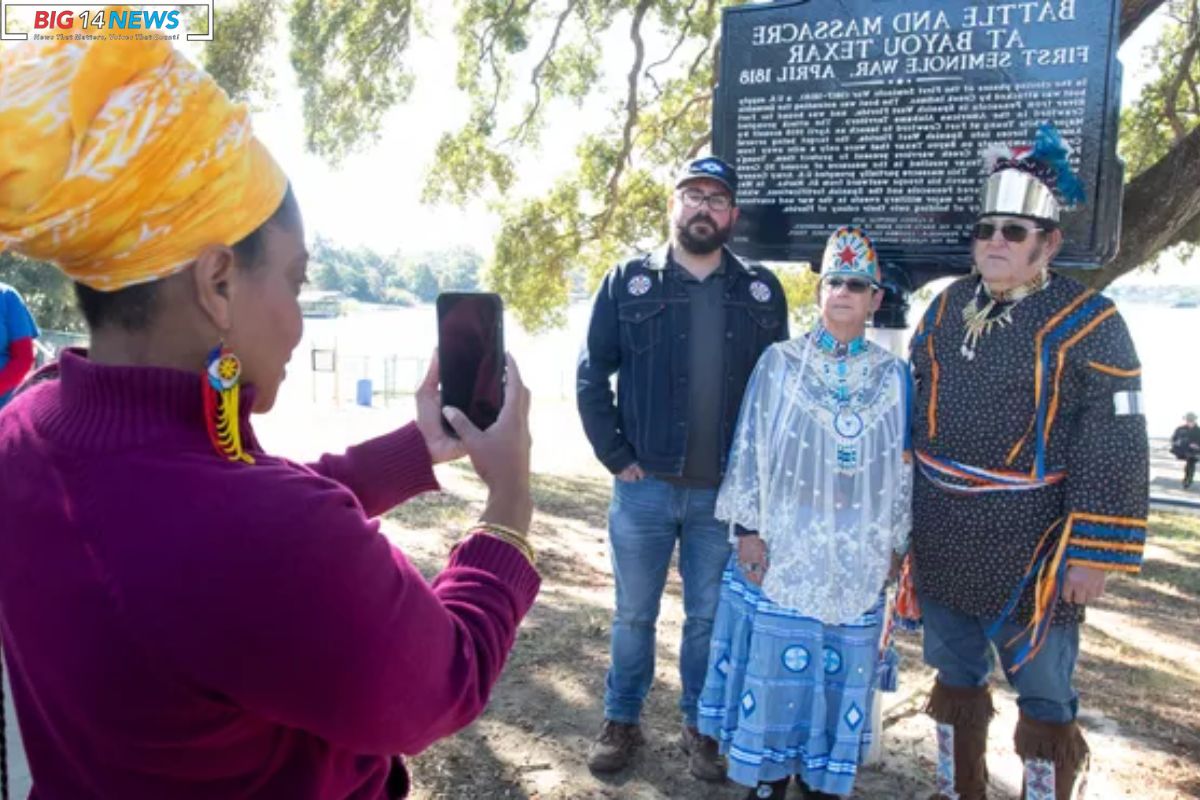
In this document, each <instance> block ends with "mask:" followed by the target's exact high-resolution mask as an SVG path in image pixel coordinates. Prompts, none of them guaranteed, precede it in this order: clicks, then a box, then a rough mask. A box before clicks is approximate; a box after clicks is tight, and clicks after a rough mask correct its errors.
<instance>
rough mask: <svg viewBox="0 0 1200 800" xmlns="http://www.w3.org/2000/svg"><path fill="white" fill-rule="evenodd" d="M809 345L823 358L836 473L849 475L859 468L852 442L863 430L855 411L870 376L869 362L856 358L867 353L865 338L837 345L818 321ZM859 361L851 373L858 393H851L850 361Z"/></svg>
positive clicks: (856, 452)
mask: <svg viewBox="0 0 1200 800" xmlns="http://www.w3.org/2000/svg"><path fill="white" fill-rule="evenodd" d="M812 342H813V343H814V344H816V346H817V348H818V350H820V352H821V353H822V354H823V355H824V356H825V358H822V359H821V369H822V373H823V375H822V377H823V379H824V384H825V387H826V389H827V390H828V392H829V405H830V410H831V411H832V412H833V430H834V432H835V433H837V435H838V438H839V440H840V441H839V442H838V445H837V460H838V463H837V467H836V469H837V471H838V472H841V473H850V472H854V470H855V469H856V468H857V466H858V445H857V443H856V441H855V440H857V439H858V437H859V436H861V435H862V432H863V429H864V428H865V427H866V426H865V423H864V422H863V418H862V414H860V413H859V411H858V409H859V408H861V407H862V405H863V404H864V403H865V402H866V382H867V376H868V375H869V374H870V371H871V365H870V359H865V358H864V359H859V358H857V357H858V356H861V355H862V354H864V353H866V352H867V347H868V345H867V340H866V337H865V336H858V337H856V338H855V339H853V340H851V341H849V342H844V343H843V342H839V341H838V340H837V338H836V337H835V336H834V335H833V334H832V333H830V332H829V331H828V329H826V328H825V326H824V325H822V324H821V323H820V322H818V323H817V324H816V327H814V328H813V332H812ZM852 359H853V360H855V361H859V362H861V363H860V364H855V365H854V366H855V367H857V369H855V370H853V372H854V373H858V374H855V375H854V376H853V377H856V378H857V379H858V380H857V384H858V385H857V387H856V388H857V391H856V392H855V391H852V390H851V385H850V379H851V377H852V371H851V366H852V365H851V360H852Z"/></svg>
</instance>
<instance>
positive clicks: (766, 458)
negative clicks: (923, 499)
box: [716, 326, 912, 625]
mask: <svg viewBox="0 0 1200 800" xmlns="http://www.w3.org/2000/svg"><path fill="white" fill-rule="evenodd" d="M829 341H830V339H829V336H828V334H827V333H825V332H824V331H823V329H822V328H820V327H819V326H818V328H817V329H816V330H815V331H813V332H812V333H810V334H809V335H807V336H804V337H801V338H799V339H793V340H791V341H788V342H781V343H778V344H775V345H772V346H771V348H770V349H768V350H767V351H766V352H765V353H763V356H762V358H761V359H760V360H759V362H758V365H757V366H756V367H755V370H754V374H753V375H752V376H751V378H750V384H749V386H748V387H747V389H746V396H745V399H744V400H743V401H742V410H741V415H740V418H739V420H738V429H737V434H736V436H735V437H734V441H733V449H732V452H731V454H730V461H729V467H728V470H727V472H726V475H725V480H724V482H723V483H722V485H721V491H720V494H719V495H718V498H717V511H716V515H717V518H718V519H721V520H724V521H726V522H728V523H729V524H730V533H731V535H732V532H733V526H734V524H738V525H741V526H742V527H744V528H748V529H750V530H754V531H757V532H758V534H759V535H760V536H762V538H763V540H764V541H765V542H766V544H767V558H768V569H767V573H766V578H765V580H764V581H763V591H764V592H765V594H766V595H767V596H768V597H769V598H770V599H771V600H773V601H775V602H776V603H779V604H780V605H783V606H786V607H788V608H791V609H795V610H797V611H799V612H800V613H802V614H804V615H806V616H810V617H813V618H815V619H819V620H821V621H822V622H824V623H827V624H833V625H836V624H842V623H846V622H850V621H852V620H854V619H856V618H857V617H859V616H861V615H862V614H863V613H864V612H866V611H867V610H869V609H870V608H871V606H872V605H874V603H875V601H876V600H877V599H878V597H879V592H880V591H881V590H882V588H883V585H884V582H885V581H886V579H887V573H888V569H889V567H890V564H891V557H892V553H893V552H895V553H903V552H904V551H905V550H906V549H907V547H908V534H909V530H910V528H911V527H912V515H911V510H910V500H911V496H912V467H911V466H910V464H909V463H908V462H907V460H906V459H905V458H904V448H905V431H906V426H907V418H906V417H907V411H906V405H907V393H908V377H907V366H906V365H905V364H904V362H903V361H901V360H900V359H897V358H896V357H895V356H893V355H891V354H890V353H888V352H887V351H886V350H884V349H883V348H881V347H879V346H877V345H874V344H870V343H867V342H866V341H865V340H862V339H859V340H856V341H855V342H853V343H851V345H850V347H849V352H848V353H846V352H843V354H842V355H841V356H838V355H835V354H834V353H833V352H830V351H829V349H827V348H826V347H824V346H822V343H825V344H826V345H827V344H828V343H829ZM842 350H843V351H845V350H846V348H845V347H843V348H842Z"/></svg>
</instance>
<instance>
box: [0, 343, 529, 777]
mask: <svg viewBox="0 0 1200 800" xmlns="http://www.w3.org/2000/svg"><path fill="white" fill-rule="evenodd" d="M248 394H249V392H245V393H244V394H243V398H242V400H243V405H242V407H243V408H249V406H250V402H249V401H250V398H249V397H248V396H246V395H248ZM242 424H243V431H244V432H245V433H246V435H247V441H248V442H249V444H248V448H249V449H250V452H251V453H252V454H253V455H254V457H255V459H256V460H257V462H258V463H257V464H255V465H253V466H248V465H244V464H233V463H228V462H226V461H224V460H222V459H221V458H220V457H218V456H217V455H216V454H215V452H214V451H213V448H212V445H211V444H210V443H209V441H208V438H207V435H206V432H205V428H204V421H203V417H202V415H201V394H200V376H199V374H198V373H197V374H195V375H193V374H188V373H185V372H179V371H175V370H167V369H151V368H127V367H106V366H99V365H95V364H92V363H90V362H88V361H87V360H86V358H85V357H84V356H83V355H82V354H78V353H69V352H68V353H66V354H64V356H63V358H62V360H61V363H60V366H59V368H58V377H57V378H54V379H49V380H45V381H43V382H41V383H38V384H37V385H35V386H33V387H32V388H29V389H27V390H26V391H25V392H24V393H22V394H20V395H19V396H18V397H17V398H16V399H15V400H14V401H13V402H12V403H11V404H10V405H9V406H8V407H6V408H5V410H4V412H3V413H0V634H2V636H3V646H4V656H5V659H6V661H7V663H8V665H9V672H10V676H11V679H12V684H13V694H14V698H13V700H14V703H15V704H16V708H17V716H18V718H19V721H20V725H21V732H22V737H23V739H24V742H25V748H26V751H27V754H28V757H29V763H30V766H31V769H32V772H33V778H34V790H33V794H32V795H31V797H33V798H37V800H81V798H114V799H115V798H120V800H164V798H171V800H192V798H222V799H223V800H234V799H235V798H281V799H286V800H307V799H308V798H313V799H314V800H315V799H317V798H320V799H321V800H327V799H328V800H332V798H338V800H341V799H342V798H355V799H356V800H379V799H380V798H387V797H393V796H398V790H397V788H396V786H397V784H399V783H402V782H404V781H403V777H402V775H401V774H400V769H401V768H400V767H399V766H398V760H397V759H395V758H394V756H395V755H397V754H408V753H417V752H419V751H421V750H422V749H423V748H425V747H427V746H428V745H429V744H430V743H432V742H433V741H435V740H436V739H438V738H440V737H443V736H446V735H448V734H450V733H453V732H454V731H456V730H458V729H460V728H462V727H463V726H464V725H466V724H468V723H469V722H471V721H472V720H473V719H475V718H476V717H477V716H478V715H479V714H480V713H481V712H482V711H483V708H484V706H485V705H486V703H487V700H488V695H489V692H490V691H491V689H492V686H493V685H494V683H495V681H496V679H497V678H498V677H499V674H500V670H501V668H502V667H503V665H504V661H505V658H506V657H507V655H508V653H509V650H510V649H511V647H512V644H513V638H514V635H515V633H516V629H517V625H518V624H519V623H520V621H521V619H522V617H523V616H524V615H525V613H526V612H527V611H528V610H529V607H530V606H531V605H532V603H533V599H534V597H535V595H536V594H537V590H538V585H539V580H538V576H537V574H536V572H534V570H533V569H532V568H531V567H530V566H529V564H528V563H527V562H526V561H525V560H524V558H522V557H521V555H520V554H519V553H518V552H517V551H516V550H515V549H513V548H512V547H510V546H509V545H507V544H504V543H503V542H500V541H498V540H496V539H493V538H491V537H487V536H476V537H472V538H471V539H468V540H467V541H465V542H464V543H463V544H462V545H461V546H460V547H458V548H457V549H456V550H455V551H454V553H453V554H452V555H451V557H450V560H449V564H448V565H447V567H446V569H445V570H444V571H443V572H442V573H441V574H440V575H438V576H437V578H436V579H435V580H434V581H433V584H432V585H430V584H429V583H427V582H426V581H425V580H424V579H423V578H422V577H421V575H420V574H419V573H418V572H417V570H416V569H415V568H414V567H413V566H412V565H411V564H410V563H409V562H408V560H407V559H405V557H404V556H403V554H401V553H400V552H399V551H398V550H396V549H395V548H393V547H391V546H390V545H389V544H388V541H387V540H386V539H385V538H384V537H383V536H382V535H381V534H380V532H379V524H378V523H377V522H375V521H373V520H372V519H371V518H372V517H374V516H376V515H378V514H381V513H383V512H385V511H387V510H388V509H390V508H391V507H393V506H395V505H396V504H397V503H401V502H403V501H404V500H406V499H407V498H410V497H412V496H414V495H416V494H418V493H420V492H424V491H428V490H431V489H436V488H437V482H436V480H435V479H434V476H433V472H432V467H431V464H430V458H429V454H428V451H427V450H426V448H425V444H424V440H423V439H422V437H421V434H420V433H419V432H418V431H417V430H416V429H415V427H413V426H409V427H406V428H403V429H401V430H399V431H397V432H395V433H392V434H389V435H387V436H383V437H380V438H378V439H374V440H372V441H369V442H366V443H364V444H361V445H359V446H357V447H354V448H351V449H350V450H349V451H348V452H347V453H346V454H345V455H341V456H325V457H323V458H322V459H321V460H320V461H319V462H318V463H316V464H310V465H307V466H302V465H299V464H295V463H291V462H289V461H286V460H283V459H280V458H275V457H272V456H269V455H267V454H265V453H263V452H262V450H261V449H260V448H259V447H258V446H257V443H256V442H255V439H254V437H253V432H252V431H251V430H250V428H249V422H248V420H247V419H243V421H242ZM389 773H390V778H389ZM389 783H390V788H389Z"/></svg>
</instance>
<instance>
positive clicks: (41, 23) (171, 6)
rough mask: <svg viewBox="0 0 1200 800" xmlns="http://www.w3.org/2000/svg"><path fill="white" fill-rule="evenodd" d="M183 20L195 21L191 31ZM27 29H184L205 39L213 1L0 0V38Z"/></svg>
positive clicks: (96, 33)
mask: <svg viewBox="0 0 1200 800" xmlns="http://www.w3.org/2000/svg"><path fill="white" fill-rule="evenodd" d="M180 9H191V11H190V12H189V11H181V10H180ZM189 22H191V23H193V24H194V25H195V26H196V27H195V28H194V29H193V30H192V31H187V30H186V29H187V27H188V24H189ZM205 22H207V24H205ZM201 26H203V27H201ZM29 31H32V38H34V39H52V38H53V39H62V38H66V37H70V38H77V39H84V38H86V39H97V38H106V39H114V38H115V39H143V38H151V37H153V38H160V37H161V38H167V39H178V38H181V34H183V33H185V32H186V39H187V40H188V41H190V42H195V41H204V42H211V41H212V40H213V3H212V0H208V2H190V3H188V2H183V3H180V2H148V3H137V4H136V5H135V6H133V7H129V6H122V7H120V8H112V7H109V4H108V3H99V2H95V3H78V2H75V3H73V2H57V3H56V2H41V3H36V2H35V3H30V2H28V0H0V39H4V40H8V41H14V40H15V41H27V40H28V39H29V38H30V33H28V32H29ZM200 31H203V32H200Z"/></svg>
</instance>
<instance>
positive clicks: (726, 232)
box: [675, 214, 733, 256]
mask: <svg viewBox="0 0 1200 800" xmlns="http://www.w3.org/2000/svg"><path fill="white" fill-rule="evenodd" d="M698 222H704V223H707V224H708V227H709V228H710V229H711V230H712V233H710V234H708V235H706V236H702V235H700V234H696V233H692V232H691V230H690V228H691V226H693V225H695V224H696V223H698ZM732 233H733V223H732V222H730V224H728V225H726V226H725V227H724V228H722V227H721V226H720V225H718V224H717V222H716V220H714V219H713V218H712V217H710V216H708V215H707V214H697V215H696V216H694V217H692V218H691V219H689V220H688V221H687V223H686V224H684V225H676V226H675V235H676V238H677V239H678V240H679V246H680V247H682V248H683V249H684V250H686V251H688V252H689V253H691V254H693V255H697V256H706V255H708V254H709V253H712V252H715V251H717V250H719V249H720V248H721V246H722V245H724V244H725V243H726V242H728V241H729V237H730V235H731V234H732Z"/></svg>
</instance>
